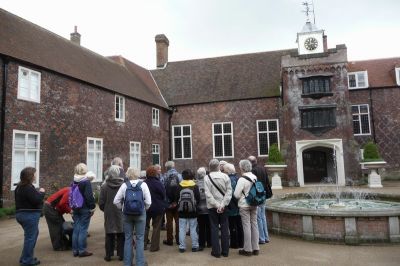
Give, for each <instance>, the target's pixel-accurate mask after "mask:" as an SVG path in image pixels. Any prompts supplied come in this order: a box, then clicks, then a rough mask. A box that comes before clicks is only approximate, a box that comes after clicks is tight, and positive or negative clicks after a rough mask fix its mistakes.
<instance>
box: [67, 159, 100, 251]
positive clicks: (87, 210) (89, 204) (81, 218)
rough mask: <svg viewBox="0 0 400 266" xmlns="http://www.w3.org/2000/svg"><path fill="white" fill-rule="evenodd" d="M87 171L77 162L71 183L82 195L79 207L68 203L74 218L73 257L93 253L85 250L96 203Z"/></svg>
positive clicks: (85, 167)
mask: <svg viewBox="0 0 400 266" xmlns="http://www.w3.org/2000/svg"><path fill="white" fill-rule="evenodd" d="M87 172H88V170H87V166H86V164H84V163H80V164H78V165H77V166H76V167H75V174H74V182H73V183H72V187H73V186H74V185H75V186H77V187H78V189H79V192H80V194H81V195H82V197H83V203H82V206H81V207H73V206H71V205H70V207H71V208H72V211H73V215H72V219H73V220H74V231H73V233H72V254H73V255H74V257H78V256H79V257H87V256H92V255H93V253H91V252H88V251H87V250H86V248H87V243H86V238H87V231H88V228H89V224H90V218H91V217H92V215H93V213H94V210H95V208H96V204H95V201H94V197H93V191H92V184H91V183H90V180H91V178H88V177H87ZM72 189H73V188H71V190H72ZM71 194H72V191H71ZM70 203H71V202H70Z"/></svg>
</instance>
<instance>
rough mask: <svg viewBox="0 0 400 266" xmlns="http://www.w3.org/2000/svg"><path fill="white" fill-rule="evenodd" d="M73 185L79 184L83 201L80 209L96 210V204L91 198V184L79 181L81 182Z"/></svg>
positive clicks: (86, 181)
mask: <svg viewBox="0 0 400 266" xmlns="http://www.w3.org/2000/svg"><path fill="white" fill-rule="evenodd" d="M74 183H75V184H76V183H79V185H78V186H79V191H80V192H81V194H82V196H83V198H84V199H85V200H84V202H83V206H82V208H81V209H90V210H93V209H94V208H96V203H95V201H94V197H93V190H92V184H91V183H90V181H89V180H85V181H81V182H75V181H74Z"/></svg>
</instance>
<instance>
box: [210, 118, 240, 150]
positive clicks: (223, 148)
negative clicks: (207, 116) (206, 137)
mask: <svg viewBox="0 0 400 266" xmlns="http://www.w3.org/2000/svg"><path fill="white" fill-rule="evenodd" d="M217 124H221V125H222V133H217V134H215V133H214V125H217ZM224 124H231V129H232V132H231V133H224ZM211 126H212V141H213V158H234V157H235V150H234V148H235V143H234V138H233V123H232V122H217V123H212V125H211ZM224 135H232V156H225V143H224ZM215 136H222V153H223V155H222V156H215V141H214V137H215Z"/></svg>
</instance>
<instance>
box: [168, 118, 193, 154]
mask: <svg viewBox="0 0 400 266" xmlns="http://www.w3.org/2000/svg"><path fill="white" fill-rule="evenodd" d="M187 126H188V127H190V157H189V158H184V152H183V150H184V145H183V138H184V136H183V127H187ZM175 127H180V128H181V132H182V135H181V136H177V137H176V136H175V131H174V128H175ZM171 137H172V158H173V160H192V159H193V142H192V125H191V124H186V125H173V126H172V134H171ZM186 137H187V136H186ZM175 139H181V140H182V142H181V145H182V158H176V157H175V141H174V140H175Z"/></svg>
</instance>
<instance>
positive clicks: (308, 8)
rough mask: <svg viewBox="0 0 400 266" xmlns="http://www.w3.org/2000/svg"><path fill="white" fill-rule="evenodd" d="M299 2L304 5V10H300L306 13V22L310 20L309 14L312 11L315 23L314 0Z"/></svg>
mask: <svg viewBox="0 0 400 266" xmlns="http://www.w3.org/2000/svg"><path fill="white" fill-rule="evenodd" d="M301 4H302V5H303V6H304V10H303V11H302V12H303V13H305V14H306V16H307V22H310V16H311V13H312V15H313V18H314V24H315V13H314V1H313V0H312V1H311V3H309V2H302V3H301ZM311 7H312V9H311Z"/></svg>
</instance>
